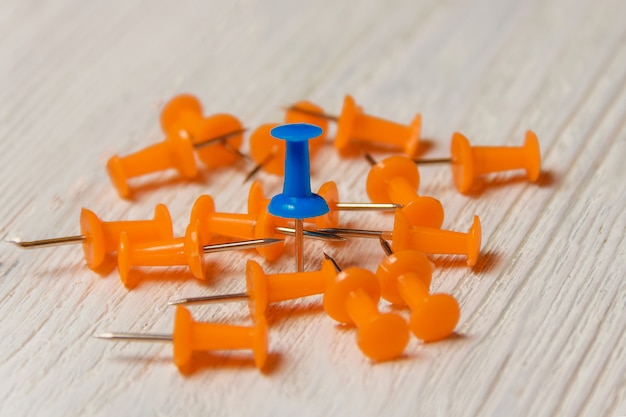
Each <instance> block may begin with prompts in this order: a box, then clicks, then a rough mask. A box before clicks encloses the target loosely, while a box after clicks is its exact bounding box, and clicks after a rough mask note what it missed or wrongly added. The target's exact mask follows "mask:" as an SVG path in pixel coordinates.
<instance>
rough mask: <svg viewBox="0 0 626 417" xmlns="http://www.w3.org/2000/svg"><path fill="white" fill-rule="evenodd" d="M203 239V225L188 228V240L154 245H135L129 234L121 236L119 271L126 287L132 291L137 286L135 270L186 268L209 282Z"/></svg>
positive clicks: (166, 240)
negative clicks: (201, 226)
mask: <svg viewBox="0 0 626 417" xmlns="http://www.w3.org/2000/svg"><path fill="white" fill-rule="evenodd" d="M202 242H203V237H202V235H201V229H200V222H198V221H196V222H195V223H191V224H190V225H189V226H188V227H187V231H186V232H185V236H184V237H178V238H172V239H164V240H158V241H153V242H133V241H131V240H130V238H129V236H128V235H127V234H126V233H122V234H121V236H120V243H119V249H118V251H117V267H118V270H119V273H120V279H121V280H122V283H123V284H124V286H125V287H126V288H128V289H132V288H134V287H135V286H136V285H137V283H138V282H137V281H136V279H131V275H130V269H131V268H132V267H134V266H175V265H186V266H188V267H189V269H190V271H191V273H192V274H193V276H194V277H196V278H198V279H205V272H204V271H205V270H206V265H205V261H204V258H205V257H204V250H203V246H204V245H203V244H202Z"/></svg>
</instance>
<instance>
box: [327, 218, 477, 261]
mask: <svg viewBox="0 0 626 417" xmlns="http://www.w3.org/2000/svg"><path fill="white" fill-rule="evenodd" d="M320 231H321V232H328V233H333V234H336V235H339V236H352V237H364V238H373V239H378V238H379V237H382V238H383V239H387V240H391V242H392V245H393V248H394V249H396V250H405V249H412V250H417V251H420V252H424V253H428V254H448V255H454V254H461V255H465V256H466V257H467V265H469V266H474V265H476V262H477V260H478V255H479V253H480V243H481V234H482V232H481V226H480V218H479V217H478V216H474V222H473V223H472V226H471V227H470V229H469V231H468V232H467V233H462V232H454V231H452V230H440V229H435V228H431V227H421V226H411V224H410V222H409V219H408V218H407V217H406V215H405V214H404V213H402V212H400V211H399V210H398V211H396V215H395V219H394V224H393V231H382V230H360V229H346V228H328V229H320Z"/></svg>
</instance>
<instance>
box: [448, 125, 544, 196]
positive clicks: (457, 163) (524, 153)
mask: <svg viewBox="0 0 626 417" xmlns="http://www.w3.org/2000/svg"><path fill="white" fill-rule="evenodd" d="M450 154H451V157H452V177H453V179H454V185H455V186H456V188H457V190H459V192H461V193H468V192H469V191H470V190H471V189H472V186H473V184H474V178H475V177H477V176H479V175H483V174H489V173H492V172H501V171H509V170H513V169H524V170H526V176H527V177H528V179H529V180H531V181H537V179H538V178H539V174H540V172H541V152H540V150H539V141H538V140H537V135H535V133H534V132H532V131H530V130H529V131H528V132H526V140H525V141H524V145H523V146H519V147H513V146H470V143H469V141H468V140H467V138H466V137H465V136H463V135H462V134H461V133H458V132H455V133H454V135H453V136H452V143H451V145H450Z"/></svg>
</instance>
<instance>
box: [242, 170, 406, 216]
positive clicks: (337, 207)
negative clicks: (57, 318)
mask: <svg viewBox="0 0 626 417" xmlns="http://www.w3.org/2000/svg"><path fill="white" fill-rule="evenodd" d="M317 194H318V195H319V196H320V197H322V198H323V199H324V200H325V201H326V203H327V204H328V208H330V211H329V212H328V213H326V214H323V215H321V216H318V217H313V218H310V219H304V221H305V222H306V223H314V224H315V225H316V226H317V227H318V228H327V227H337V226H338V225H339V211H341V210H346V211H361V210H395V209H397V208H399V207H401V206H400V205H398V204H393V203H378V204H377V203H342V202H339V190H338V189H337V185H336V184H335V183H334V182H333V181H328V182H325V183H324V184H322V186H321V187H320V188H319V190H318V191H317ZM269 202H270V199H269V198H267V197H266V196H265V192H264V191H263V184H262V183H261V182H260V181H254V182H252V185H251V186H250V191H249V192H248V213H249V214H257V213H260V212H261V211H262V210H265V209H266V208H267V205H268V204H269Z"/></svg>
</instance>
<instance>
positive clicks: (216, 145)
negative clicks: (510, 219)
mask: <svg viewBox="0 0 626 417" xmlns="http://www.w3.org/2000/svg"><path fill="white" fill-rule="evenodd" d="M160 122H161V127H162V130H163V132H164V134H165V140H164V141H162V142H160V143H156V144H154V145H151V146H149V147H146V148H144V149H141V150H139V151H137V152H135V153H133V154H131V155H127V156H117V155H115V156H112V157H111V158H110V159H109V160H108V163H107V166H106V168H107V171H108V175H109V177H110V179H111V182H112V184H113V186H114V187H115V189H116V190H117V193H118V194H119V195H120V197H122V198H130V197H131V196H132V192H133V191H132V183H133V178H135V177H139V176H143V175H147V174H150V173H154V172H158V171H164V170H171V169H174V170H175V171H176V173H177V175H178V176H180V177H181V178H185V179H191V178H195V177H196V176H198V175H199V170H200V167H199V166H198V163H197V160H199V161H201V162H202V163H203V164H204V165H205V166H206V167H207V168H216V167H220V166H225V165H229V164H233V163H234V162H235V161H236V160H238V159H239V158H242V157H244V158H248V159H251V160H254V162H256V166H255V168H254V169H253V170H252V171H250V173H249V175H248V177H247V178H246V181H247V180H249V179H251V178H252V177H253V176H254V175H255V174H256V173H257V172H258V171H259V170H261V169H262V170H264V171H266V172H267V173H269V174H274V175H278V176H282V177H283V192H282V193H280V194H277V195H274V196H273V197H272V198H267V197H266V196H265V192H264V189H263V185H262V183H261V182H260V181H254V182H252V183H251V186H250V190H249V193H248V206H247V207H248V209H247V211H248V212H247V213H223V212H218V211H216V209H215V204H214V202H213V199H212V197H211V196H209V195H201V196H200V197H198V198H197V199H196V201H195V203H194V205H193V207H192V208H191V216H190V219H189V225H188V226H187V228H186V232H185V235H184V236H179V237H175V236H174V234H173V231H172V220H171V217H170V213H169V211H168V208H167V207H166V206H164V205H162V204H160V205H158V206H157V207H156V209H155V211H154V218H153V219H151V220H134V221H131V220H123V221H102V220H101V219H100V218H99V217H98V216H97V215H96V214H95V213H93V212H92V211H90V210H87V209H85V208H83V209H82V211H81V213H80V235H77V236H69V237H63V238H56V239H46V240H39V241H31V242H24V241H19V240H15V241H14V243H16V244H17V245H19V246H20V247H23V248H36V247H44V246H53V245H59V244H66V243H81V244H82V247H83V252H84V257H85V261H86V264H87V266H88V267H89V268H91V269H93V270H98V268H99V267H101V265H102V264H103V262H104V260H105V256H110V254H113V253H115V252H116V253H117V269H118V271H119V276H120V278H121V281H122V283H123V284H124V286H125V287H126V288H128V289H129V290H130V289H132V288H134V287H135V286H136V285H137V283H138V278H137V275H136V274H131V270H132V269H133V268H135V267H141V266H163V267H169V266H184V267H188V268H189V272H190V273H191V274H192V275H193V276H194V277H196V278H198V279H200V280H205V279H206V278H207V277H206V270H207V268H206V265H205V258H207V257H210V256H211V255H210V254H213V253H216V252H220V251H229V250H241V249H251V248H254V249H256V250H257V251H258V253H259V254H260V255H261V256H262V257H263V258H264V259H265V260H266V261H268V262H269V261H273V260H276V259H277V258H278V257H280V256H281V254H282V253H283V251H284V249H285V245H286V244H288V243H293V244H294V251H293V252H294V253H295V258H296V259H295V272H282V273H270V272H268V271H267V269H266V268H267V267H266V266H262V265H261V264H259V263H258V262H256V261H255V260H253V259H248V260H247V261H246V264H245V281H246V292H242V293H235V294H224V295H212V296H204V297H195V298H193V297H192V298H184V299H180V300H172V301H170V302H169V304H170V305H175V306H176V312H175V319H174V329H173V333H172V334H171V335H150V334H132V333H102V334H97V335H95V336H96V337H98V338H103V339H111V340H129V341H132V340H143V341H146V340H147V341H166V342H172V343H173V360H174V363H175V364H176V366H177V367H178V369H179V370H180V372H181V373H183V374H186V373H189V372H191V370H192V369H194V366H193V365H194V353H195V352H201V351H230V350H242V349H243V350H249V351H251V356H252V358H253V360H254V363H255V365H256V366H257V367H258V368H259V369H263V367H264V365H265V364H266V362H267V357H268V351H269V342H268V341H269V338H268V323H267V320H266V311H267V308H268V306H269V304H272V303H278V302H281V301H286V300H295V299H299V298H301V297H307V296H312V295H321V296H322V297H323V308H324V312H325V315H327V316H328V317H330V319H332V320H335V321H336V322H339V323H341V324H344V325H347V326H351V327H353V329H354V333H355V336H356V343H357V346H358V348H359V350H360V351H361V352H362V353H363V355H365V356H366V357H367V358H369V359H370V360H371V361H373V362H380V361H389V360H393V359H396V358H400V357H402V355H403V353H404V350H405V348H406V346H407V344H408V342H409V339H410V336H411V334H413V336H415V337H416V338H417V339H419V340H421V341H423V342H425V343H429V342H435V341H438V340H442V339H445V338H446V337H448V336H450V335H451V334H453V333H454V330H455V328H456V326H457V323H458V321H459V318H460V308H459V304H458V302H457V301H456V299H455V298H454V297H453V296H451V295H450V294H445V293H432V292H431V290H430V284H431V278H432V272H433V265H434V264H433V263H432V262H431V261H430V260H429V258H428V257H427V255H456V256H459V255H460V256H464V257H465V259H466V262H467V265H468V266H474V265H475V264H476V262H477V260H478V258H479V254H480V247H481V238H482V232H481V224H480V219H479V217H478V216H474V219H473V222H472V225H471V227H470V228H469V230H468V231H467V232H459V231H451V230H442V229H441V226H442V223H443V218H444V210H443V206H442V205H441V203H440V202H439V201H438V200H437V199H435V198H433V197H430V196H423V195H419V194H418V188H419V181H420V175H419V171H418V165H419V164H420V163H423V164H426V163H448V164H449V165H450V166H451V168H452V179H453V181H454V186H455V187H456V188H457V190H458V191H459V192H460V193H462V194H468V193H471V192H472V190H473V189H474V188H475V186H476V181H475V179H476V178H477V177H479V176H483V175H485V174H490V173H495V172H501V171H509V170H524V171H525V174H526V177H527V178H528V180H530V181H537V179H538V178H539V174H540V165H541V156H540V150H539V143H538V141H537V137H536V135H535V134H534V133H533V132H532V131H528V132H527V133H526V138H525V141H524V144H523V145H522V146H520V147H497V146H472V145H471V144H470V143H469V141H468V139H467V138H466V137H465V136H463V135H462V134H461V133H454V134H453V136H452V140H451V144H450V157H449V158H445V159H421V160H417V159H414V157H415V154H416V153H417V151H418V146H419V142H420V129H421V116H420V115H419V114H418V115H417V116H416V117H415V118H414V119H413V121H412V122H411V123H410V124H408V125H403V124H400V123H396V122H392V121H389V120H384V119H382V118H378V117H375V116H371V115H368V114H366V113H364V111H363V109H362V107H360V106H359V105H357V104H356V103H355V101H354V99H353V98H352V97H350V96H346V97H345V99H344V102H343V108H342V110H341V113H340V115H339V116H333V115H329V114H326V113H325V112H324V110H323V109H322V108H321V107H319V106H317V105H315V104H313V103H311V102H308V101H302V102H298V103H295V104H293V105H291V106H289V107H287V108H286V112H285V123H284V124H265V125H262V126H260V127H258V128H256V129H255V130H253V131H252V132H251V134H250V136H249V149H250V155H246V154H243V153H242V152H241V151H240V147H241V146H242V143H243V140H244V134H245V133H246V129H244V128H243V126H242V124H241V123H240V121H239V120H238V119H237V118H236V117H234V116H232V115H229V114H216V115H212V116H208V117H206V116H204V115H203V110H202V105H201V104H200V102H199V100H198V99H197V98H196V97H194V96H192V95H187V94H183V95H179V96H176V97H174V98H173V99H171V100H170V101H169V102H168V103H167V104H166V105H165V107H164V108H163V110H162V113H161V120H160ZM329 123H335V124H336V126H335V131H336V134H335V137H334V139H333V146H334V148H335V149H336V150H337V151H338V152H339V154H340V155H341V156H344V155H348V154H350V155H354V154H355V153H356V154H359V153H360V154H362V155H363V156H364V157H365V158H366V159H367V161H368V162H369V163H370V164H371V168H370V171H369V173H368V175H367V179H366V181H365V188H366V190H367V195H368V196H369V199H370V200H371V202H362V203H346V202H341V201H340V200H339V195H338V194H339V193H338V189H337V186H336V184H335V183H334V182H332V181H329V182H326V183H325V184H323V185H322V186H321V187H320V188H319V190H318V193H317V194H316V193H313V192H312V191H311V184H310V157H312V156H314V155H315V154H316V152H318V151H319V149H320V147H321V146H322V145H324V143H328V139H327V131H328V127H329ZM369 149H384V150H385V151H387V152H391V153H395V154H393V155H392V156H390V157H387V158H386V159H383V160H381V161H378V162H377V161H375V160H374V158H372V157H371V156H370V154H369V153H368V150H369ZM483 185H484V184H483ZM340 210H353V211H355V210H357V211H358V210H387V211H391V212H393V213H394V222H393V228H392V230H387V231H379V230H370V229H368V228H367V225H363V228H362V229H351V228H346V227H341V226H342V225H341V224H339V215H338V212H339V211H340ZM285 236H293V237H294V238H293V239H291V238H290V239H288V240H285ZM217 237H219V238H220V239H222V240H225V241H224V242H222V241H220V243H214V242H215V239H216V238H217ZM350 238H373V239H377V240H378V241H379V242H380V246H381V248H382V250H381V255H380V263H379V264H378V268H377V270H376V271H375V272H372V271H370V270H368V269H364V268H360V267H358V266H352V267H349V268H345V269H342V268H341V266H340V265H338V263H337V262H336V261H335V260H334V259H333V258H332V257H331V256H329V255H328V254H324V255H325V258H324V259H323V260H322V263H321V266H320V269H319V270H314V271H304V268H303V241H304V239H320V240H322V241H329V242H334V241H343V240H347V239H350ZM243 269H244V267H243V265H242V270H243ZM172 273H173V274H176V273H180V272H175V270H173V271H172ZM381 298H383V299H384V300H386V301H388V302H389V303H391V304H392V305H394V306H396V307H398V308H402V307H404V308H406V309H408V312H409V314H408V315H407V317H408V320H407V319H406V318H405V316H403V315H402V314H399V312H398V309H397V308H394V309H393V310H389V311H388V310H386V309H385V308H382V309H381V307H379V304H380V303H379V301H380V299H381ZM231 300H241V301H247V303H242V304H243V305H244V306H247V307H245V308H247V309H248V310H249V312H250V316H251V319H252V323H253V325H251V326H241V325H232V324H228V323H226V324H225V323H211V322H196V321H195V320H194V319H193V317H192V315H191V313H190V312H189V310H188V309H187V308H185V307H184V305H185V304H201V303H211V302H220V301H231Z"/></svg>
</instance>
